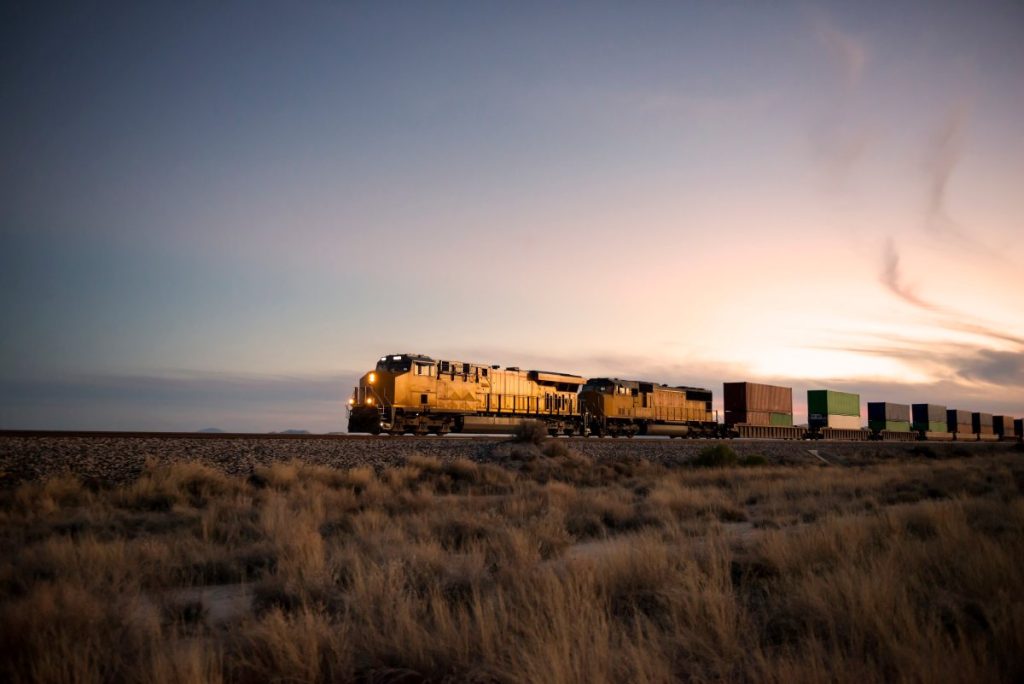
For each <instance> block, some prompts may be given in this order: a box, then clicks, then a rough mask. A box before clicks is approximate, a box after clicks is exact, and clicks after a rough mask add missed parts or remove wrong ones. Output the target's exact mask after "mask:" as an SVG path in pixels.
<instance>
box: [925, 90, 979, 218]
mask: <svg viewBox="0 0 1024 684" xmlns="http://www.w3.org/2000/svg"><path fill="white" fill-rule="evenodd" d="M969 123H970V108H969V107H968V106H967V104H966V102H963V101H961V102H959V103H957V104H956V105H955V106H953V107H952V108H951V109H950V110H949V111H948V112H947V113H946V115H945V117H944V118H943V120H942V121H941V122H940V124H939V126H938V127H937V128H936V129H935V130H934V131H933V132H932V135H931V137H930V138H929V141H928V147H927V150H926V154H925V173H926V176H927V183H928V194H927V221H926V226H927V227H928V229H929V230H932V231H935V232H943V231H947V232H948V231H952V232H956V231H958V230H959V228H960V226H959V225H958V224H957V223H956V222H955V221H954V220H953V219H952V218H951V217H950V215H949V209H948V206H947V204H948V194H949V182H950V179H951V178H952V176H953V172H954V171H955V170H956V167H957V164H958V163H959V162H960V158H961V156H962V155H963V146H964V141H965V139H966V136H967V127H968V125H969Z"/></svg>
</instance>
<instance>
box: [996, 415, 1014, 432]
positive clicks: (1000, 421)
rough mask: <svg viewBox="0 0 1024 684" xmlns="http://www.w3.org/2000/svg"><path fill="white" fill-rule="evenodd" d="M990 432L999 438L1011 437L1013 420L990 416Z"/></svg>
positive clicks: (1006, 417)
mask: <svg viewBox="0 0 1024 684" xmlns="http://www.w3.org/2000/svg"><path fill="white" fill-rule="evenodd" d="M992 430H993V432H995V433H996V434H997V435H999V436H1000V437H1013V418H1011V417H1010V416H992Z"/></svg>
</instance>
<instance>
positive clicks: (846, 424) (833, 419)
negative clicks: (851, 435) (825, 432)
mask: <svg viewBox="0 0 1024 684" xmlns="http://www.w3.org/2000/svg"><path fill="white" fill-rule="evenodd" d="M826 418H827V420H828V426H829V427H830V428H841V429H846V430H858V429H860V427H861V425H860V416H831V415H830V416H827V417H826Z"/></svg>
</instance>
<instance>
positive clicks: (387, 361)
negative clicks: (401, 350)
mask: <svg viewBox="0 0 1024 684" xmlns="http://www.w3.org/2000/svg"><path fill="white" fill-rule="evenodd" d="M410 363H412V360H411V359H410V358H409V356H408V355H406V354H395V355H393V356H382V357H380V361H378V362H377V370H379V371H388V372H389V373H406V372H408V371H409V364H410Z"/></svg>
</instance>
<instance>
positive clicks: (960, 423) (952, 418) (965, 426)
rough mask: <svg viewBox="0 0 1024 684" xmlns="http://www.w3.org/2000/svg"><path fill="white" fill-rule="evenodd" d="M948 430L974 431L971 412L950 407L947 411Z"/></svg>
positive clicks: (958, 431) (957, 431)
mask: <svg viewBox="0 0 1024 684" xmlns="http://www.w3.org/2000/svg"><path fill="white" fill-rule="evenodd" d="M946 430H947V431H948V432H953V433H960V432H971V433H973V432H974V429H973V426H972V425H971V412H970V411H958V410H956V409H948V410H947V411H946Z"/></svg>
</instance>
